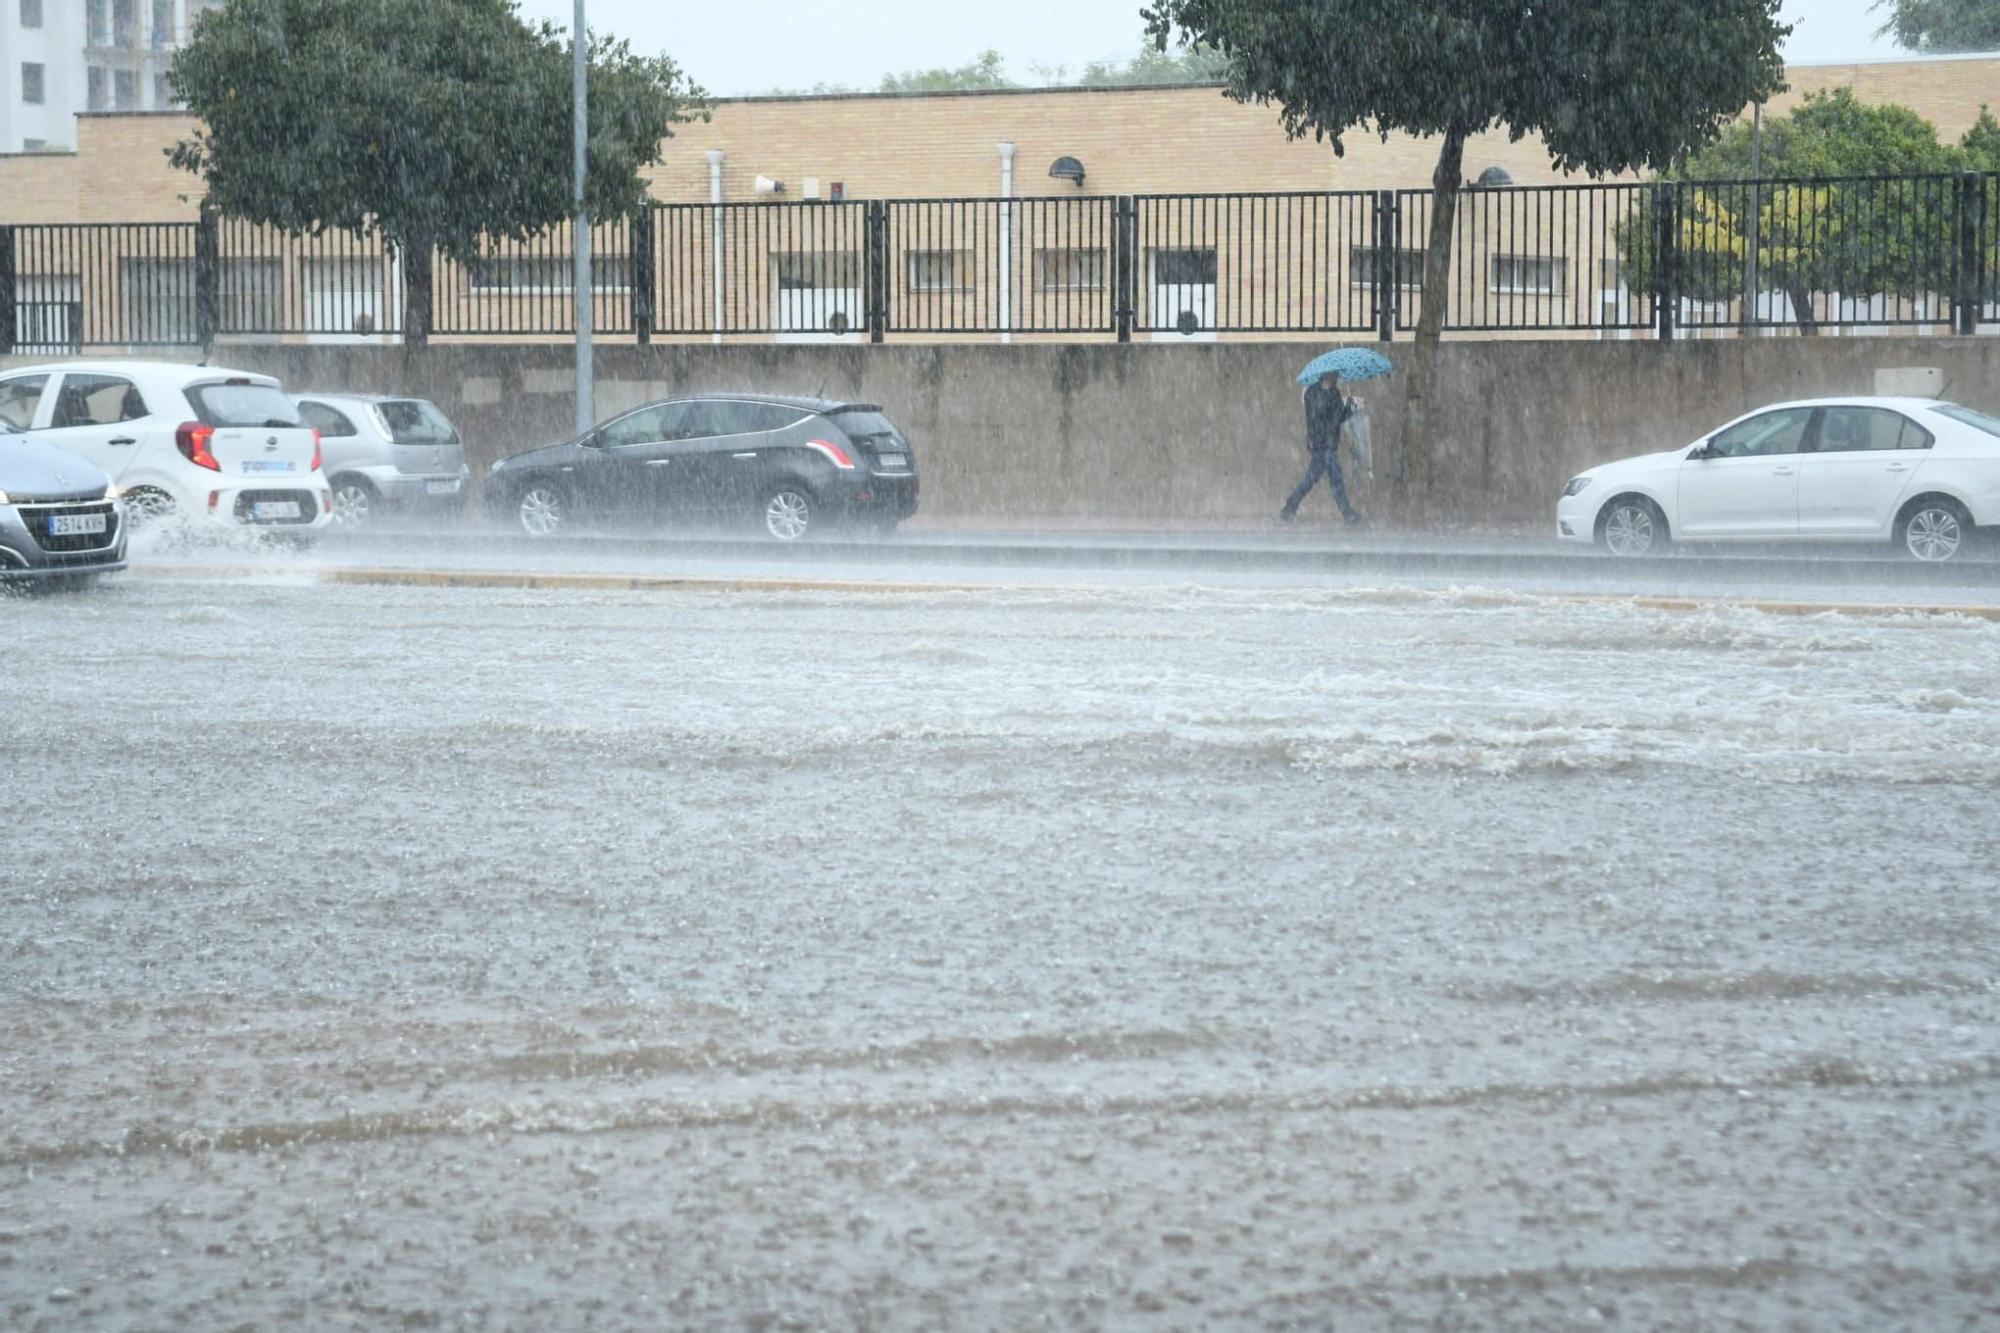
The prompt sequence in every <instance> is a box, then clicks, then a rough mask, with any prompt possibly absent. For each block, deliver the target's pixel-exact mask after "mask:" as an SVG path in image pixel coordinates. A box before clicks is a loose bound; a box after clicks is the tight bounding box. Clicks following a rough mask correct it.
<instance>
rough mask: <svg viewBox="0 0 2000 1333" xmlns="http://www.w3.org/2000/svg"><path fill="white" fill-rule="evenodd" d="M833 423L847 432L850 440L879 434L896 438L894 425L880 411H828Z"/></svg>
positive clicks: (871, 437)
mask: <svg viewBox="0 0 2000 1333" xmlns="http://www.w3.org/2000/svg"><path fill="white" fill-rule="evenodd" d="M827 415H829V416H831V417H832V418H833V424H834V425H836V426H838V427H840V428H841V429H842V430H844V431H846V432H847V436H848V438H849V439H852V440H872V439H876V438H878V437H881V436H888V437H889V438H890V439H895V438H896V427H895V426H894V425H892V424H891V423H890V421H889V418H887V417H885V416H883V415H882V414H881V413H880V412H873V411H865V410H857V411H849V412H830V413H828V414H827Z"/></svg>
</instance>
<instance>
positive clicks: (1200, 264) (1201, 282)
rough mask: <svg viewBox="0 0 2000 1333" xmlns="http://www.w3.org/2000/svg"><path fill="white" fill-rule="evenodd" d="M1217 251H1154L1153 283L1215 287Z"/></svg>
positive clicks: (1165, 285) (1158, 284) (1162, 285)
mask: <svg viewBox="0 0 2000 1333" xmlns="http://www.w3.org/2000/svg"><path fill="white" fill-rule="evenodd" d="M1215 271H1216V262H1215V251H1213V250H1155V251H1153V284H1154V285H1155V286H1158V287H1213V286H1214V285H1215Z"/></svg>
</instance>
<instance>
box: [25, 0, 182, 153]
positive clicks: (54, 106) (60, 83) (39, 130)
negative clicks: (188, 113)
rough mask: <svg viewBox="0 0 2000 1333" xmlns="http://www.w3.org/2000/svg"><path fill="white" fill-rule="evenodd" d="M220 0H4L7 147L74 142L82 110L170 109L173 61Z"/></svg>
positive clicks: (47, 147) (29, 149) (28, 149)
mask: <svg viewBox="0 0 2000 1333" xmlns="http://www.w3.org/2000/svg"><path fill="white" fill-rule="evenodd" d="M221 4H222V0H0V153H34V152H59V151H62V150H64V149H68V148H73V147H75V145H76V117H77V114H78V113H79V112H83V111H168V110H172V109H174V108H175V107H176V106H177V105H178V104H177V103H176V102H175V101H174V97H173V90H172V89H170V88H169V87H168V86H167V68H168V66H169V65H171V64H172V63H173V58H174V53H175V52H176V51H178V50H180V48H181V47H182V46H183V45H185V44H186V42H187V39H188V33H189V31H190V30H191V29H192V27H193V25H194V20H195V18H196V17H197V16H199V15H200V14H201V12H202V11H203V10H206V9H213V8H217V7H219V6H220V5H221Z"/></svg>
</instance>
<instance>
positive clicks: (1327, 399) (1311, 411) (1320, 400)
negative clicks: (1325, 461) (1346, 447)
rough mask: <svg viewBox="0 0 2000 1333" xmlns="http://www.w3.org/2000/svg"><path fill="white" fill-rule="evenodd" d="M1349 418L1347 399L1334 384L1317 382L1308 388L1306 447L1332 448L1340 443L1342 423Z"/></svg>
mask: <svg viewBox="0 0 2000 1333" xmlns="http://www.w3.org/2000/svg"><path fill="white" fill-rule="evenodd" d="M1345 420H1347V400H1346V399H1344V398H1342V397H1341V396H1340V390H1339V389H1338V388H1336V387H1334V386H1333V385H1326V386H1321V385H1319V384H1317V383H1315V384H1313V385H1311V386H1310V387H1308V388H1307V389H1306V448H1308V449H1331V448H1333V447H1334V446H1335V445H1336V444H1338V443H1340V424H1341V423H1342V422H1343V421H1345Z"/></svg>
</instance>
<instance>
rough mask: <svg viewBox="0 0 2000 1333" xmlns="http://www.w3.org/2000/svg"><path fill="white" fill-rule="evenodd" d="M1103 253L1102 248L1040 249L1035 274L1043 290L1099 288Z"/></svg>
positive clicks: (1089, 289)
mask: <svg viewBox="0 0 2000 1333" xmlns="http://www.w3.org/2000/svg"><path fill="white" fill-rule="evenodd" d="M1105 268H1106V264H1105V254H1104V251H1102V250H1039V251H1037V252H1036V253H1035V277H1036V280H1037V282H1038V283H1039V285H1040V286H1041V289H1042V290H1043V291H1045V292H1060V291H1101V290H1103V288H1104V270H1105Z"/></svg>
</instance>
